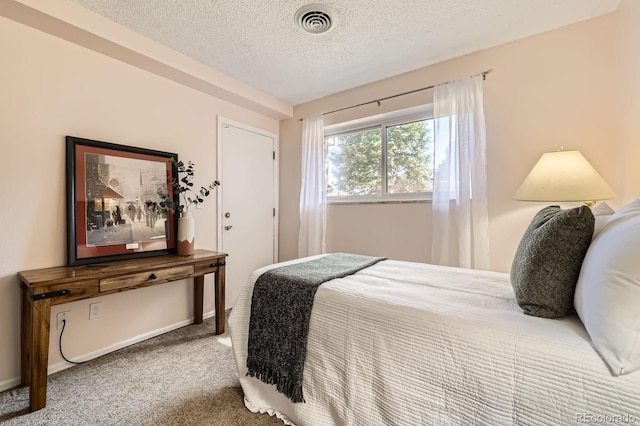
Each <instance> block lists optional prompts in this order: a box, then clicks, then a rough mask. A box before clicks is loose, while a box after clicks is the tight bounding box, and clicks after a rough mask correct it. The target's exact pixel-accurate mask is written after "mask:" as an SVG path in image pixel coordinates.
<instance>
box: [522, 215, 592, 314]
mask: <svg viewBox="0 0 640 426" xmlns="http://www.w3.org/2000/svg"><path fill="white" fill-rule="evenodd" d="M594 222H595V219H594V217H593V213H591V209H589V207H586V206H581V207H576V208H574V209H568V210H562V209H561V208H560V207H559V206H549V207H545V208H544V209H542V210H540V211H539V212H538V213H537V214H536V215H535V216H534V218H533V220H532V221H531V224H529V227H528V228H527V230H526V231H525V233H524V235H523V236H522V240H521V241H520V245H519V246H518V250H516V255H515V257H514V258H513V264H512V265H511V285H512V286H513V289H514V291H515V293H516V300H517V301H518V305H520V307H521V308H522V309H523V310H524V313H525V314H527V315H533V316H536V317H544V318H558V317H561V316H564V315H566V314H567V312H568V311H569V309H571V307H572V305H573V295H574V292H575V288H576V283H577V282H578V276H579V275H580V267H581V266H582V260H583V259H584V256H585V254H586V253H587V249H588V248H589V244H590V243H591V237H592V236H593V226H594Z"/></svg>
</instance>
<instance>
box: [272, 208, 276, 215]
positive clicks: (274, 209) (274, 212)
mask: <svg viewBox="0 0 640 426" xmlns="http://www.w3.org/2000/svg"><path fill="white" fill-rule="evenodd" d="M273 217H276V208H275V207H274V208H273Z"/></svg>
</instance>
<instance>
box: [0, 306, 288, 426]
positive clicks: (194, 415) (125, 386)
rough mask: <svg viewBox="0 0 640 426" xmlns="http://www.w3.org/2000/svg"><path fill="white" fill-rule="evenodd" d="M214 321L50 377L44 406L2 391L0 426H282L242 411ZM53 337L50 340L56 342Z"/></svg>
mask: <svg viewBox="0 0 640 426" xmlns="http://www.w3.org/2000/svg"><path fill="white" fill-rule="evenodd" d="M214 330H215V325H214V322H213V318H210V319H207V320H205V322H204V323H203V324H200V325H189V326H186V327H183V328H180V329H178V330H175V331H172V332H169V333H166V334H163V335H161V336H158V337H154V338H152V339H149V340H146V341H144V342H141V343H138V344H136V345H133V346H130V347H128V348H124V349H121V350H119V351H116V352H113V353H110V354H108V355H104V356H102V357H100V358H97V359H95V360H92V361H90V362H87V363H85V364H82V365H79V366H75V367H73V368H70V369H67V370H64V371H61V372H59V373H56V374H53V375H51V376H49V380H48V387H47V406H46V407H45V408H44V409H42V410H39V411H36V412H34V413H27V407H28V404H29V389H28V388H19V389H14V390H9V391H6V392H1V393H0V425H2V426H5V425H225V426H227V425H282V424H283V423H282V422H281V421H280V420H278V419H276V418H274V417H270V416H269V415H267V414H254V413H251V412H250V411H249V410H247V409H246V408H245V407H244V404H243V395H242V389H241V388H240V384H239V382H238V378H237V375H236V372H235V364H234V361H233V357H232V353H231V341H230V339H229V334H228V332H227V333H225V334H222V335H220V336H216V335H215V334H214ZM52 337H53V336H52Z"/></svg>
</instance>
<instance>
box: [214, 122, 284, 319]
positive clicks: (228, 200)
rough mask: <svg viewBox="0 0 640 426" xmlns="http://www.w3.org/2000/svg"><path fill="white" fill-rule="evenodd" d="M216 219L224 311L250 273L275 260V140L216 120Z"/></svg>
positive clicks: (233, 300)
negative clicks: (222, 259)
mask: <svg viewBox="0 0 640 426" xmlns="http://www.w3.org/2000/svg"><path fill="white" fill-rule="evenodd" d="M218 141H219V144H218V159H219V161H218V173H219V180H220V182H221V185H220V187H219V188H218V189H219V190H220V193H219V198H218V200H219V202H220V204H219V206H218V212H219V214H220V215H221V218H220V220H219V222H218V223H219V224H220V229H219V230H218V246H219V247H220V250H221V251H223V252H225V253H227V254H228V255H229V257H228V258H227V266H226V297H225V309H229V308H232V307H233V304H234V303H235V301H236V299H237V297H238V294H239V293H240V289H241V288H242V286H243V285H244V284H245V283H246V282H247V280H248V278H249V276H250V275H251V273H252V272H253V271H254V270H255V269H257V268H260V267H262V266H266V265H270V264H272V263H274V262H275V261H276V259H277V258H276V256H277V246H276V241H277V239H276V231H277V229H276V224H277V220H276V204H277V203H276V201H277V200H276V194H277V191H276V188H277V186H276V184H277V179H276V176H277V174H276V171H277V170H276V161H275V160H274V157H275V152H276V145H277V144H276V136H275V135H273V134H270V133H268V132H264V131H262V130H258V129H254V128H251V127H249V126H245V125H242V124H240V123H236V122H233V121H231V120H228V119H224V118H219V120H218Z"/></svg>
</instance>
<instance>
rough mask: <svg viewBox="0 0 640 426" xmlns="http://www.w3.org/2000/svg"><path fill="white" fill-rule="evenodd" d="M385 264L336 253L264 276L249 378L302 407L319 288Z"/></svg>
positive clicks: (257, 293)
mask: <svg viewBox="0 0 640 426" xmlns="http://www.w3.org/2000/svg"><path fill="white" fill-rule="evenodd" d="M384 259H385V258H382V257H370V256H361V255H356V254H346V253H335V254H330V255H327V256H324V257H321V258H318V259H313V260H309V261H306V262H301V263H295V264H292V265H287V266H281V267H279V268H274V269H271V270H269V271H267V272H265V273H264V274H262V275H260V277H258V279H257V281H256V283H255V286H254V288H253V296H252V299H251V318H250V320H249V344H248V355H247V368H248V370H249V371H248V373H247V376H252V377H255V378H257V379H259V380H261V381H263V382H265V383H268V384H272V385H275V386H276V388H277V389H278V391H279V392H281V393H283V394H285V395H286V396H287V397H288V398H289V399H291V401H293V402H304V397H303V395H302V375H303V370H304V360H305V356H306V354H307V334H308V331H309V319H310V318H311V308H312V307H313V298H314V296H315V294H316V291H317V290H318V287H319V286H320V284H322V283H324V282H326V281H329V280H332V279H334V278H342V277H345V276H347V275H351V274H355V273H356V272H358V271H359V270H361V269H364V268H366V267H368V266H371V265H374V264H375V263H377V262H379V261H381V260H384Z"/></svg>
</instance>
